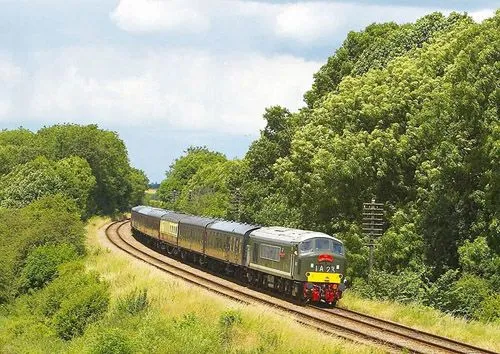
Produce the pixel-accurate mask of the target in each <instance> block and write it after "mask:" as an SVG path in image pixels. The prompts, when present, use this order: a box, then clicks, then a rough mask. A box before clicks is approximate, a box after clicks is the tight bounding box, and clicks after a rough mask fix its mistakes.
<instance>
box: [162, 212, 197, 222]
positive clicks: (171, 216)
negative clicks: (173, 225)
mask: <svg viewBox="0 0 500 354" xmlns="http://www.w3.org/2000/svg"><path fill="white" fill-rule="evenodd" d="M189 216H190V215H187V214H181V213H176V212H175V211H171V212H170V213H168V214H165V215H163V216H162V217H161V219H162V220H166V221H171V222H179V221H181V220H182V219H184V218H186V217H189Z"/></svg>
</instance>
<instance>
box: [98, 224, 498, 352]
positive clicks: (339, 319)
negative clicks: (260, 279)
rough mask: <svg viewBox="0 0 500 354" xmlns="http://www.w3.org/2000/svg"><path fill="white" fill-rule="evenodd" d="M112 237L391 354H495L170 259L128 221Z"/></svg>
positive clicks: (150, 258)
mask: <svg viewBox="0 0 500 354" xmlns="http://www.w3.org/2000/svg"><path fill="white" fill-rule="evenodd" d="M106 236H107V238H108V239H109V241H110V242H111V243H113V244H114V245H115V246H116V247H118V248H120V249H121V250H123V251H125V252H126V253H128V254H130V255H132V256H134V257H136V258H138V259H140V260H142V261H144V262H146V263H148V264H150V265H152V266H154V267H156V268H158V269H160V270H162V271H164V272H166V273H169V274H172V275H174V276H176V277H180V278H182V279H184V280H185V281H187V282H190V283H192V284H196V285H197V286H200V287H202V288H205V289H207V290H209V291H212V292H215V293H217V294H220V295H223V296H226V297H228V298H230V299H233V300H236V301H239V302H243V303H246V304H255V303H259V304H264V305H267V306H270V307H272V308H274V309H277V310H279V311H280V313H283V312H286V313H288V314H290V315H292V316H293V318H294V320H295V321H297V322H299V323H302V324H304V325H306V326H308V327H312V328H314V329H316V330H319V331H321V332H324V333H327V334H331V335H335V336H340V337H342V338H345V339H348V340H352V341H355V342H358V343H362V344H367V345H372V346H373V345H376V346H380V347H382V348H384V349H385V350H387V351H389V352H401V351H406V352H412V353H486V354H490V353H495V352H493V351H490V350H487V349H482V348H478V347H474V346H472V345H469V344H465V343H460V342H458V341H455V340H452V339H448V338H445V337H440V336H437V335H434V334H430V333H427V332H423V331H420V330H416V329H413V328H410V327H407V326H404V325H401V324H398V323H395V322H391V321H386V320H382V319H379V318H376V317H373V316H368V315H364V314H361V313H358V312H354V311H350V310H346V309H340V308H335V309H324V308H320V307H316V306H309V307H302V306H298V305H295V304H293V303H290V302H288V301H285V300H283V299H280V298H276V297H273V296H270V295H269V294H265V293H262V292H259V291H256V290H253V289H250V288H248V287H245V286H242V285H240V284H237V283H235V282H231V281H229V280H227V279H224V278H220V277H217V276H215V275H213V274H210V273H206V272H204V271H202V270H200V269H197V268H193V267H191V266H189V265H186V264H183V263H181V262H178V261H176V260H174V259H172V258H169V257H166V256H164V255H162V254H159V253H157V252H155V251H154V250H152V249H150V248H148V247H146V246H144V245H143V244H141V243H140V242H138V241H136V240H135V239H134V238H133V237H132V234H131V230H130V224H129V222H128V220H126V221H120V222H115V223H112V224H110V225H109V226H108V227H107V228H106Z"/></svg>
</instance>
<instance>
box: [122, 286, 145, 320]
mask: <svg viewBox="0 0 500 354" xmlns="http://www.w3.org/2000/svg"><path fill="white" fill-rule="evenodd" d="M148 307H149V300H148V290H147V289H143V290H137V289H136V290H135V291H133V292H131V293H130V294H128V295H127V296H125V297H124V298H120V299H118V310H120V311H121V312H126V313H129V314H131V315H135V314H137V313H139V312H141V311H143V310H145V309H147V308H148Z"/></svg>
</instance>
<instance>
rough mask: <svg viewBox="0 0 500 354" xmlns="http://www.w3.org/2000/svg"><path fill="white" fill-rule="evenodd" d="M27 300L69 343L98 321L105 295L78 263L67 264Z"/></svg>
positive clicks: (102, 287)
mask: <svg viewBox="0 0 500 354" xmlns="http://www.w3.org/2000/svg"><path fill="white" fill-rule="evenodd" d="M27 301H29V302H30V303H31V305H32V306H33V307H34V308H35V311H36V313H37V315H39V316H40V318H41V319H42V320H45V321H46V323H49V325H50V326H51V327H52V328H53V329H54V330H55V332H56V333H57V335H58V336H59V337H60V338H62V339H65V340H69V339H71V338H73V337H75V336H79V335H81V334H82V333H83V331H84V330H85V328H86V327H87V326H88V325H89V324H91V323H93V322H95V321H97V320H98V319H100V318H102V316H103V315H104V313H105V312H106V310H107V307H108V304H109V293H108V287H107V285H106V283H103V282H101V281H100V280H99V277H98V275H97V274H93V273H86V272H85V270H84V268H83V265H82V264H81V263H69V264H67V265H65V266H64V267H62V268H61V275H60V277H58V278H57V279H55V280H54V281H53V282H52V283H50V284H49V285H48V286H46V287H45V288H44V289H42V290H41V291H40V292H39V293H36V294H35V295H34V296H33V297H32V298H30V299H28V300H27Z"/></svg>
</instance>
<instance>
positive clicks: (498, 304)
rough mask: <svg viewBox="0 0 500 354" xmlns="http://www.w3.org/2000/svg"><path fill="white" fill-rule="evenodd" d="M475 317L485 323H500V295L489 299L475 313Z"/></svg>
mask: <svg viewBox="0 0 500 354" xmlns="http://www.w3.org/2000/svg"><path fill="white" fill-rule="evenodd" d="M474 317H475V318H477V319H478V320H480V321H484V322H494V321H498V322H500V294H494V295H491V296H489V297H487V298H486V299H485V300H484V301H483V302H482V303H481V305H480V306H479V308H477V309H476V311H475V312H474Z"/></svg>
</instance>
